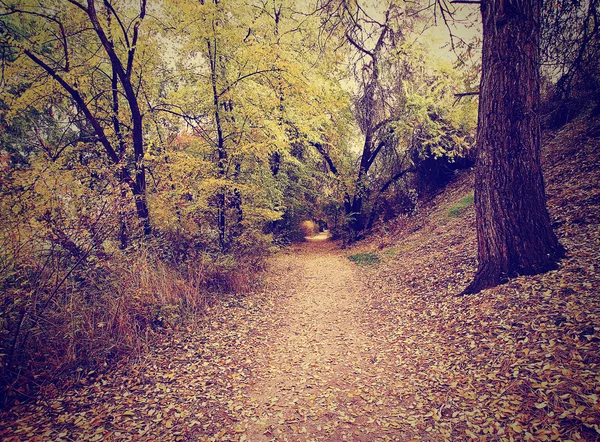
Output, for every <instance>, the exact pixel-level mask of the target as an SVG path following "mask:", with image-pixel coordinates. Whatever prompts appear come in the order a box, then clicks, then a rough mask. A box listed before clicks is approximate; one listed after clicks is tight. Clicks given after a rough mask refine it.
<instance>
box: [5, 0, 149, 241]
mask: <svg viewBox="0 0 600 442" xmlns="http://www.w3.org/2000/svg"><path fill="white" fill-rule="evenodd" d="M1 6H2V13H1V17H2V18H1V20H0V29H1V32H2V46H3V54H4V59H3V62H4V63H6V64H7V65H8V72H5V73H8V74H10V76H11V77H12V78H10V79H9V85H5V87H7V86H8V87H10V88H11V89H9V97H10V99H9V106H10V107H11V108H12V112H13V113H14V112H16V111H17V109H24V108H27V107H35V106H36V105H37V106H44V105H47V103H48V97H50V96H52V95H53V96H59V97H61V99H63V98H65V99H67V100H69V101H70V102H71V103H72V104H73V110H74V111H76V112H78V113H80V114H81V115H82V116H83V121H84V125H83V126H82V125H79V128H78V129H77V128H76V129H77V130H78V131H79V132H80V137H79V141H83V142H88V143H92V144H94V145H97V146H101V148H102V149H103V150H104V154H105V155H106V158H107V159H108V160H109V161H110V162H111V163H112V164H113V165H114V166H115V167H116V168H117V169H118V174H119V176H120V180H121V181H122V183H123V184H124V185H125V186H127V187H129V189H130V191H131V194H132V195H133V199H134V203H135V210H136V213H137V217H138V219H139V220H140V222H141V224H142V229H143V232H144V234H145V235H148V234H150V233H151V225H150V214H149V209H148V201H147V191H146V187H147V184H146V169H145V167H144V147H145V146H144V111H143V109H142V104H141V103H142V102H143V101H142V99H141V95H142V91H143V82H144V79H143V78H142V71H143V69H144V67H143V65H142V64H141V63H140V53H141V52H143V51H144V50H146V49H147V48H148V46H147V45H148V37H149V35H150V33H148V32H145V30H144V29H143V26H142V25H143V23H144V20H145V19H146V16H147V2H146V1H145V0H143V1H141V2H140V3H139V5H138V6H137V7H133V8H131V7H129V6H128V5H117V4H115V3H114V2H111V1H104V2H103V3H102V4H99V2H97V1H95V0H89V1H87V3H80V2H78V1H77V0H69V1H68V2H53V1H51V2H32V3H29V4H19V3H12V2H6V1H2V2H1ZM10 83H12V84H10ZM19 85H21V86H19ZM23 85H26V86H25V88H23V87H22V86H23ZM50 101H52V100H50ZM67 109H68V107H67ZM75 120H78V121H79V120H80V119H78V118H74V119H72V121H73V122H74V121H75ZM124 235H125V233H124V232H123V235H122V242H123V243H124V244H125V243H126V238H125V236H124Z"/></svg>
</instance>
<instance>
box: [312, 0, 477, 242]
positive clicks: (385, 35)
mask: <svg viewBox="0 0 600 442" xmlns="http://www.w3.org/2000/svg"><path fill="white" fill-rule="evenodd" d="M380 6H383V5H380ZM426 9H427V8H426V5H425V4H421V3H418V2H417V3H415V4H398V3H394V2H392V3H390V4H386V5H385V6H384V9H383V11H377V10H374V9H373V8H372V7H370V6H367V5H366V4H365V5H363V4H361V3H360V2H346V1H333V0H330V1H324V2H322V3H321V4H320V9H319V11H320V12H321V13H323V14H324V15H325V16H326V17H324V18H323V22H324V24H323V25H322V26H323V29H324V31H323V33H324V35H325V37H324V38H326V39H328V40H332V39H333V38H334V37H335V36H337V38H339V39H340V40H341V43H339V44H340V46H341V47H342V48H344V49H345V51H346V54H347V55H346V57H347V59H348V60H349V63H348V64H349V66H350V68H349V70H350V75H351V80H350V83H351V84H352V85H354V91H353V92H354V100H353V101H354V102H353V113H354V117H355V120H356V123H357V125H358V127H359V129H360V131H361V134H362V140H361V149H360V153H359V158H358V160H357V166H356V168H355V170H354V171H352V172H351V173H352V174H354V177H353V180H352V184H350V185H349V186H348V188H347V189H346V193H345V195H344V203H343V205H344V211H345V215H346V217H347V220H348V227H349V231H350V237H351V238H350V239H351V240H352V239H356V238H359V237H360V236H362V234H363V233H362V232H363V231H364V229H365V228H366V227H370V226H372V225H373V222H374V221H375V219H376V218H377V215H378V214H377V210H378V209H381V207H382V206H383V205H384V204H381V202H382V201H383V200H384V199H383V198H382V197H383V196H384V195H385V194H386V193H388V192H389V190H390V189H392V188H394V187H395V186H396V184H397V183H398V182H401V181H404V183H405V186H404V187H405V188H410V190H409V191H408V192H409V193H413V191H414V188H412V186H409V185H408V184H407V180H408V178H409V177H410V176H411V175H413V176H414V174H415V173H416V172H417V171H418V164H419V163H420V162H421V161H422V160H424V159H425V158H427V157H436V158H437V157H440V156H445V155H446V154H448V158H450V157H452V156H453V155H454V154H451V153H450V152H452V151H454V153H456V152H458V151H460V150H462V149H463V148H465V149H466V148H467V147H468V142H467V140H466V139H467V137H468V133H469V130H468V129H467V130H466V131H465V130H458V125H460V123H459V124H458V125H457V124H456V123H457V121H451V118H449V114H450V113H452V112H448V109H449V108H450V107H452V104H451V103H452V102H450V103H448V101H447V99H448V98H449V97H451V96H452V94H453V92H456V90H455V89H454V88H455V86H456V84H457V83H458V82H457V75H456V71H455V70H454V69H452V68H449V67H445V66H443V63H442V62H440V60H436V59H435V58H434V57H426V56H424V53H425V52H426V49H424V48H425V44H424V42H423V41H421V40H423V39H422V38H420V37H419V34H422V33H423V32H424V31H425V30H426V29H427V27H428V24H427V20H426V19H425V16H424V15H423V14H422V12H423V11H425V10H426ZM453 82H456V83H455V84H453ZM441 103H443V105H440V104H441ZM459 107H460V106H459ZM468 120H469V118H466V119H465V122H466V123H467V124H466V126H468ZM315 147H316V148H317V150H318V151H319V152H321V154H322V155H323V156H324V158H325V160H326V161H327V163H328V164H330V170H331V171H332V173H334V174H339V173H340V170H339V168H337V167H335V168H332V167H331V164H332V161H331V159H330V158H329V156H328V155H326V152H323V149H321V146H319V145H316V146H315ZM405 193H406V192H405Z"/></svg>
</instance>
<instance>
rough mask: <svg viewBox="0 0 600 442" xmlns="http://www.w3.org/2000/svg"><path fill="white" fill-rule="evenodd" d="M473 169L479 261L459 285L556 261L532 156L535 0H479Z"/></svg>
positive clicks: (471, 289) (476, 287) (497, 279)
mask: <svg viewBox="0 0 600 442" xmlns="http://www.w3.org/2000/svg"><path fill="white" fill-rule="evenodd" d="M481 12H482V19H483V53H482V57H483V58H482V77H481V86H480V102H479V122H478V134H477V166H476V174H475V208H476V215H477V221H476V223H477V246H478V260H479V268H478V271H477V274H476V276H475V279H474V280H473V282H472V283H471V284H470V285H469V286H468V287H467V289H465V292H464V293H475V292H478V291H480V290H483V289H485V288H489V287H493V286H496V285H498V284H501V283H503V282H505V281H506V279H507V278H509V277H513V276H516V275H531V274H537V273H542V272H545V271H548V270H550V269H553V268H556V264H557V262H558V260H559V259H560V258H561V257H562V255H563V253H564V249H563V248H562V246H561V245H560V244H559V242H558V240H557V238H556V236H555V235H554V232H553V231H552V227H551V225H550V217H549V215H548V211H547V209H546V196H545V192H544V181H543V177H542V169H541V164H540V121H539V101H540V93H539V29H540V0H483V1H482V3H481Z"/></svg>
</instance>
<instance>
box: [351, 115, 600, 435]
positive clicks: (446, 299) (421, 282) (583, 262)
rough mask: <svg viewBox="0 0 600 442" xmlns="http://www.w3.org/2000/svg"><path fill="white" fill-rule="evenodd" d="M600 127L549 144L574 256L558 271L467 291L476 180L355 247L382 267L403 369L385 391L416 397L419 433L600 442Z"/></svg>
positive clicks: (550, 189)
mask: <svg viewBox="0 0 600 442" xmlns="http://www.w3.org/2000/svg"><path fill="white" fill-rule="evenodd" d="M597 124H598V123H597V122H596V124H595V125H596V126H597ZM588 127H589V121H585V120H579V121H576V122H574V123H573V124H570V125H568V126H566V127H565V128H563V129H562V130H560V131H558V132H555V133H552V134H547V135H546V137H545V146H544V150H543V166H544V171H545V179H546V187H547V194H548V206H549V210H550V214H551V218H552V220H553V223H554V227H555V230H556V232H557V234H558V236H559V238H560V241H561V243H562V244H563V245H564V246H565V247H566V248H567V251H568V253H567V256H566V258H565V259H564V260H563V261H562V262H561V264H560V267H559V269H558V270H556V271H552V272H549V273H547V274H543V275H537V276H533V277H519V278H514V279H512V280H510V281H509V282H508V283H507V284H505V285H502V286H500V287H496V288H493V289H490V290H485V291H483V292H481V293H479V294H477V295H472V296H468V297H458V296H456V295H457V294H458V293H460V291H461V290H462V289H463V288H464V287H465V286H466V284H467V283H468V282H469V280H470V278H472V277H473V275H474V273H475V270H476V261H475V257H476V239H475V216H474V209H473V205H472V204H470V205H468V206H467V207H464V206H465V205H466V204H468V203H469V202H470V201H471V200H470V198H469V194H472V176H471V175H470V174H464V175H463V176H461V177H460V178H458V179H457V180H456V181H455V182H454V183H452V184H451V185H450V186H449V187H448V188H447V190H446V191H445V192H444V193H442V194H441V195H439V196H438V197H436V198H435V199H434V200H433V201H432V202H431V203H430V204H428V205H427V206H426V207H424V208H422V209H421V213H420V214H419V215H418V216H416V217H414V218H404V219H399V220H397V221H396V223H395V225H393V226H391V227H389V231H387V232H385V233H380V234H378V235H375V236H374V237H373V238H371V240H369V242H367V243H365V244H361V245H359V246H357V248H356V250H355V251H354V252H357V251H360V252H367V253H369V252H370V253H377V254H378V256H379V257H380V258H381V259H382V263H381V264H379V265H377V266H368V267H367V266H365V267H364V270H363V276H364V278H365V279H366V281H367V285H368V286H369V287H370V288H371V290H372V291H373V292H374V293H375V295H374V299H373V303H372V310H371V318H372V321H373V323H374V324H377V327H378V328H379V329H380V330H381V331H382V333H380V336H383V339H384V340H385V343H386V349H387V350H386V354H385V355H382V356H384V357H385V358H386V359H388V360H389V361H395V363H396V364H397V367H398V368H397V376H398V377H397V381H398V382H397V383H396V387H394V388H392V389H391V390H390V391H387V392H385V394H386V395H391V396H396V397H403V398H404V401H403V404H401V405H399V407H400V410H399V411H400V413H401V414H403V415H404V417H405V419H406V418H411V419H412V420H411V422H413V423H414V425H415V430H416V433H417V434H419V433H420V434H421V435H426V434H430V435H431V436H430V439H431V440H438V436H434V435H435V434H437V435H442V436H443V437H452V438H453V439H454V438H456V437H459V438H461V439H462V438H464V435H471V436H472V437H476V438H478V439H480V440H484V439H485V438H487V440H499V438H503V437H507V438H510V437H513V438H515V439H516V440H550V439H551V440H567V439H571V440H585V441H591V440H600V417H599V416H600V402H598V398H599V397H600V259H599V258H600V139H599V138H598V134H597V133H596V134H595V135H594V134H593V135H589V133H590V132H591V131H590V130H588ZM596 132H597V131H596ZM460 435H462V436H460ZM507 440H508V439H507Z"/></svg>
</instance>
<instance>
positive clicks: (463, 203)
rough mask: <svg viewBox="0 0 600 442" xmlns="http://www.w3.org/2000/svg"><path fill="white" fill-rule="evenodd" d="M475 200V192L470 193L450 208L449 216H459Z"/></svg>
mask: <svg viewBox="0 0 600 442" xmlns="http://www.w3.org/2000/svg"><path fill="white" fill-rule="evenodd" d="M474 200H475V197H474V195H473V192H471V193H469V194H468V195H466V196H465V197H463V198H462V199H461V200H460V201H459V202H458V203H456V204H454V205H452V206H451V207H450V209H449V210H448V216H449V217H451V218H456V217H458V216H459V215H460V214H461V213H462V212H463V210H465V209H466V208H467V207H469V206H470V205H471V204H473V201H474Z"/></svg>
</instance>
